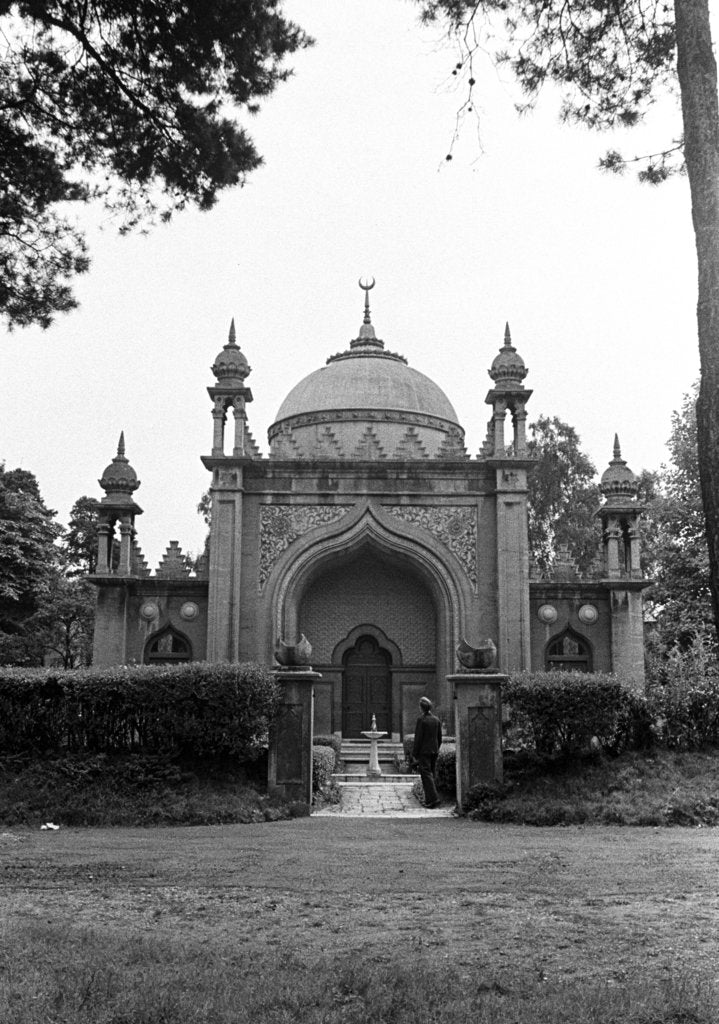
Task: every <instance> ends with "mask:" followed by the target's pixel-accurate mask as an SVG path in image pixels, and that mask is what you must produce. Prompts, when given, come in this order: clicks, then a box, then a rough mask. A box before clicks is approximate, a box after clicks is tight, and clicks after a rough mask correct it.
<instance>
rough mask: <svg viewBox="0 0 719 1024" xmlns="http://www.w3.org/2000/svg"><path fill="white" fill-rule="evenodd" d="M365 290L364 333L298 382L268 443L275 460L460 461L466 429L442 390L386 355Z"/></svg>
mask: <svg viewBox="0 0 719 1024" xmlns="http://www.w3.org/2000/svg"><path fill="white" fill-rule="evenodd" d="M360 286H361V287H363V288H364V289H365V315H364V321H363V324H362V327H361V328H360V333H359V336H358V337H357V338H355V339H354V341H352V342H350V347H349V349H348V350H347V351H345V352H340V353H338V354H337V355H334V356H331V357H330V358H329V359H328V360H327V364H326V365H325V366H323V367H321V368H320V369H319V370H315V371H314V372H313V373H310V374H309V375H308V376H307V377H305V378H304V379H303V380H301V381H300V382H299V384H296V385H295V387H293V388H292V390H291V391H290V393H289V394H288V395H287V397H286V398H285V400H284V402H283V403H282V405H281V406H280V408H279V411H278V413H277V417H276V419H275V422H274V423H273V425H272V426H271V427H270V430H269V439H270V445H271V449H272V454H273V455H274V456H275V457H278V456H279V457H301V458H302V457H305V458H322V457H328V458H429V457H436V456H438V455H440V454H441V455H443V456H447V457H454V458H457V457H463V455H464V445H463V438H464V431H463V430H462V428H461V426H460V425H459V422H458V420H457V413H456V412H455V410H454V408H453V407H452V403H451V402H450V401H449V399H448V398H447V396H446V395H445V393H444V392H443V391H442V389H441V388H440V387H439V386H438V385H437V384H435V383H434V381H432V380H430V378H429V377H427V376H426V375H425V374H423V373H420V372H419V371H418V370H414V369H412V368H411V367H410V366H408V365H407V360H406V359H405V358H404V357H403V356H400V355H396V354H395V353H392V352H387V351H385V348H384V343H383V342H382V341H381V340H380V339H379V338H377V337H376V336H375V331H374V327H373V326H372V322H371V320H370V313H369V290H370V288H372V287H373V286H374V282H373V283H372V284H371V285H369V286H367V285H360Z"/></svg>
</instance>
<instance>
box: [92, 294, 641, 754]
mask: <svg viewBox="0 0 719 1024" xmlns="http://www.w3.org/2000/svg"><path fill="white" fill-rule="evenodd" d="M373 283H374V282H372V284H366V285H362V287H363V288H364V289H365V307H364V319H363V323H362V325H361V327H360V330H359V334H358V336H357V337H356V338H355V339H354V340H353V341H351V342H350V345H349V348H348V349H346V350H345V351H343V352H340V353H338V354H336V355H333V356H330V358H329V359H328V360H327V362H326V365H325V366H323V367H321V368H320V369H317V370H315V371H314V372H312V373H310V374H309V375H308V376H307V377H305V378H304V379H303V380H301V381H300V382H299V383H298V384H297V385H295V387H294V388H292V390H291V391H290V393H289V394H288V395H287V397H286V398H285V400H284V401H283V403H282V405H281V406H280V409H279V411H278V413H277V417H276V419H275V422H274V423H273V424H272V425H271V427H270V428H269V433H268V439H269V456H263V455H262V454H261V452H260V450H259V448H258V446H257V444H256V443H255V440H254V439H253V436H252V434H251V432H250V429H249V426H248V419H247V406H248V404H249V403H250V402H251V401H252V392H251V391H250V389H249V387H248V386H247V378H248V376H249V374H250V367H249V365H248V362H247V359H246V357H245V355H244V353H243V352H242V351H241V349H240V347H239V346H238V344H237V340H236V335H235V328H234V323H233V325H232V326H231V328H230V334H229V340H228V342H227V344H226V345H225V346H224V347H223V349H222V351H221V352H220V353H219V355H218V356H217V358H216V359H215V362H214V365H213V366H212V373H213V375H214V378H215V382H214V383H213V384H212V385H211V386H210V387H209V388H208V389H207V390H208V393H209V395H210V399H211V401H212V418H213V433H212V449H211V452H210V454H209V455H206V456H203V457H202V462H203V463H204V465H205V467H206V468H207V470H208V471H209V473H211V478H212V479H211V486H210V494H211V527H210V538H209V549H208V550H209V555H208V557H205V558H203V559H201V560H200V562H199V564H197V565H195V566H193V565H192V564H191V563H190V561H189V560H188V559H187V558H186V556H185V555H184V554H183V553H182V551H181V549H180V548H179V546H178V545H177V543H175V542H172V543H171V544H170V546H169V547H168V549H167V552H166V554H165V556H164V557H163V559H162V561H161V563H160V565H159V566H158V568H157V570H156V571H155V572H154V573H152V572H151V571H150V569H149V568H148V567H147V565H146V563H145V560H144V558H143V556H142V553H141V550H140V548H139V546H138V543H137V539H136V531H135V523H136V517H137V516H138V515H139V514H140V513H141V511H142V509H141V508H140V507H139V505H137V504H136V502H135V499H134V494H135V491H136V490H137V488H138V486H139V482H138V480H137V477H136V474H135V472H134V470H133V469H132V467H131V465H130V463H129V462H128V459H127V457H126V455H125V451H124V441H123V439H122V437H121V439H120V446H119V448H118V452H117V455H116V456H115V458H114V459H113V460H112V462H111V464H110V465H109V466H108V467H107V469H106V470H105V472H104V473H103V475H102V478H101V480H100V485H101V487H102V488H103V490H104V491H105V497H104V498H102V500H101V501H100V522H99V554H98V564H97V571H96V573H95V575H94V576H93V577H92V581H93V582H94V584H95V585H96V587H97V595H98V600H97V614H96V627H95V641H94V655H93V659H94V664H96V665H116V664H129V663H140V662H146V663H157V662H174V661H187V660H206V661H210V662H218V661H230V662H233V661H257V662H260V663H263V664H265V665H272V663H273V652H274V650H275V646H276V642H277V639H278V637H279V638H282V639H284V640H286V641H288V642H290V643H294V642H295V641H296V640H297V639H298V638H299V637H300V636H301V635H302V634H304V635H305V636H306V637H307V638H308V639H309V641H310V643H311V645H312V658H311V661H312V666H313V668H314V669H315V670H316V671H318V672H320V673H321V675H322V679H321V681H319V682H318V683H317V684H316V686H315V731H316V732H319V733H331V732H334V733H336V734H339V735H341V736H343V737H345V738H351V737H356V736H358V735H359V734H360V732H361V731H362V730H363V729H367V728H368V724H369V721H370V719H371V716H372V715H373V714H374V715H375V716H376V721H377V728H378V729H379V730H382V731H385V732H387V733H389V734H391V735H392V736H393V737H394V738H397V737H399V736H401V735H402V734H403V733H406V732H411V731H412V728H413V725H414V720H415V718H416V708H417V701H418V698H419V697H420V695H423V694H427V695H428V696H430V697H431V698H432V699H433V700H434V702H435V704H436V706H437V710H438V712H439V714H440V716H441V717H443V718H444V719H445V720H446V721H450V720H451V702H452V691H451V686H450V684H449V683H448V681H447V676H448V675H450V674H452V673H453V672H455V671H456V668H457V663H456V653H455V652H456V648H457V646H458V644H460V643H461V642H462V641H463V640H466V641H468V642H469V643H470V644H477V645H478V644H479V643H480V642H481V641H483V640H485V639H486V638H491V639H492V640H493V641H494V643H495V644H496V647H497V666H498V669H499V670H500V671H502V672H509V673H512V672H517V671H519V670H523V669H534V670H539V669H552V668H560V669H561V668H565V669H580V670H583V671H590V672H591V671H605V672H609V671H614V672H618V673H621V675H622V676H623V678H624V679H625V680H627V681H629V682H630V683H631V685H632V686H634V687H635V688H636V689H637V690H638V691H641V690H642V689H643V686H644V649H643V615H642V590H643V588H644V587H645V586H646V585H647V584H646V581H645V580H644V579H643V578H642V572H641V568H640V564H639V545H640V540H639V531H638V518H639V514H640V511H641V509H640V507H639V505H638V504H637V489H638V487H637V480H636V478H635V477H634V475H633V474H632V472H631V470H629V469H628V468H627V465H626V463H625V461H624V460H623V459H622V457H621V452H620V450H619V445H618V442H616V441H615V447H614V457H613V459H612V461H611V462H610V464H609V468H608V469H607V470H606V471H605V473H604V475H603V477H602V481H601V489H602V493H603V495H604V500H603V503H602V506H601V508H600V509H599V510H598V513H597V514H598V516H599V517H600V519H601V524H602V533H603V540H602V547H601V551H600V552H599V554H598V559H597V561H596V563H595V565H594V566H593V569H592V571H591V573H590V574H589V575H588V576H587V575H585V576H582V577H580V575H579V573H578V571H577V567H576V565H575V563H574V562H573V561H572V559H571V557H570V556H569V554H568V552H567V551H566V550H559V551H557V552H556V558H555V565H554V570H553V574H552V577H551V578H549V579H547V578H542V579H536V578H534V577H535V576H536V573H535V572H533V569H532V565H531V562H530V554H529V549H528V536H527V476H528V473H530V472H531V469H532V465H533V460H532V458H531V457H530V455H529V453H528V450H527V441H526V433H525V426H526V418H527V411H526V409H527V403H528V400H529V398H530V396H531V394H532V392H531V391H530V390H528V389H527V388H526V386H525V378H526V376H527V369H526V367H525V365H524V362H523V360H522V358H521V356H520V355H519V354H518V352H517V349H516V348H515V346H514V345H513V343H512V339H511V336H510V332H509V328H508V327H507V329H506V331H505V335H504V343H503V345H502V346H501V348H500V350H499V353H498V354H497V355H496V356H495V358H494V360H493V362H492V364H491V367H490V369H489V376H490V378H491V387H490V388H489V391H488V393H487V396H486V399H485V401H486V403H487V405H488V406H489V412H490V419H489V424H488V428H487V434H486V439H485V441H484V443H483V445H482V448H481V450H480V451H479V453H478V454H477V455H476V456H472V455H470V454H469V453H468V452H467V450H466V448H465V443H464V437H465V435H464V430H463V428H462V426H461V424H460V423H459V421H458V418H457V414H456V412H455V410H454V408H453V407H452V404H451V402H450V401H449V399H448V398H447V396H446V395H445V394H444V392H443V391H442V390H441V389H440V388H439V387H438V386H437V384H435V383H434V382H433V381H432V380H430V379H429V378H428V377H426V376H425V375H424V374H422V373H420V372H419V371H417V370H415V369H413V368H412V367H411V366H409V365H408V362H407V359H406V358H405V357H404V356H403V355H398V354H396V353H394V352H390V351H388V350H387V349H386V348H385V346H384V343H383V342H382V341H381V340H380V339H379V338H378V337H377V336H376V334H375V329H374V326H373V324H372V322H371V316H370V307H369V291H370V288H371V287H372V285H373ZM228 413H231V420H230V423H231V425H232V437H231V438H230V437H228V436H227V435H228V434H229V433H230V432H229V431H228V430H227V427H228ZM118 551H119V558H118V556H117V552H118ZM113 553H114V554H113Z"/></svg>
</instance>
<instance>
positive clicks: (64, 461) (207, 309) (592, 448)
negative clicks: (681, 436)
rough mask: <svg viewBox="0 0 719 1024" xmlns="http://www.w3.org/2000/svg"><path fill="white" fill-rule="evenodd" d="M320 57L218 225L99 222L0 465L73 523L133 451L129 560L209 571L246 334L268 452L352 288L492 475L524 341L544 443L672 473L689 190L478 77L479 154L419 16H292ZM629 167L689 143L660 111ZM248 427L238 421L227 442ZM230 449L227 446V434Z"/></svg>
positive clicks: (219, 210)
mask: <svg viewBox="0 0 719 1024" xmlns="http://www.w3.org/2000/svg"><path fill="white" fill-rule="evenodd" d="M286 10H287V13H288V15H290V16H291V17H293V18H294V19H295V20H296V21H297V22H298V23H299V24H300V25H302V27H303V28H305V29H306V30H307V31H308V32H309V33H310V34H311V35H313V36H315V37H316V40H317V42H316V45H315V47H314V48H312V49H310V50H308V51H306V52H304V53H302V54H299V55H298V56H296V57H295V58H294V59H293V61H292V66H293V67H294V68H295V76H294V77H293V78H292V79H290V80H289V81H288V82H287V83H285V84H284V85H282V86H280V87H279V89H278V91H277V92H276V94H275V95H274V96H273V97H271V98H270V99H269V100H268V101H267V103H266V104H265V106H264V107H263V109H262V111H261V113H260V114H259V116H258V117H256V118H254V119H253V120H252V121H251V122H250V124H249V127H250V130H251V132H252V134H253V136H254V138H255V140H256V142H257V145H258V148H259V150H260V152H261V153H262V154H263V156H264V158H265V165H264V167H262V168H261V169H260V170H259V171H257V172H255V173H254V174H253V175H252V176H251V177H250V179H249V182H248V184H247V186H246V187H245V188H244V189H240V190H236V191H234V192H232V193H229V194H226V195H225V196H223V197H222V198H221V200H220V201H219V203H218V204H217V206H216V208H215V209H214V210H213V211H212V212H210V213H209V214H199V213H196V212H194V211H190V212H186V213H184V214H181V215H179V216H177V217H176V218H175V219H174V220H173V221H172V222H171V223H170V225H168V226H163V227H159V228H156V229H154V230H153V231H152V232H151V233H150V234H149V235H148V236H145V237H141V236H132V237H129V238H119V237H118V236H117V235H116V234H115V233H114V230H113V228H112V226H111V225H109V224H108V225H107V226H106V227H103V226H102V217H101V215H100V213H99V212H97V211H84V212H83V213H82V216H83V218H84V223H86V224H87V225H88V237H89V242H90V247H91V256H92V266H91V269H90V272H89V273H88V274H87V275H85V277H84V278H82V279H79V280H78V282H77V294H78V297H79V299H80V301H81V307H80V309H79V310H78V311H76V312H74V313H72V314H70V315H68V316H63V317H60V318H59V319H58V320H57V321H56V323H55V324H54V325H53V326H52V327H51V328H50V329H49V330H48V331H45V332H43V331H40V330H35V329H32V330H25V331H15V332H14V333H12V334H9V335H8V336H7V337H5V338H4V339H3V340H2V342H1V344H0V460H4V461H5V463H6V466H7V468H15V467H16V466H22V467H23V468H25V469H28V470H31V471H32V472H33V473H35V475H36V476H37V478H38V480H39V483H40V488H41V491H42V494H43V497H44V498H45V501H46V502H47V504H48V505H49V506H50V507H52V508H54V509H57V510H58V512H59V516H60V519H61V520H62V521H63V522H66V520H67V516H68V513H69V510H70V507H71V506H72V504H73V502H74V501H75V499H76V498H78V497H79V496H80V495H82V494H90V495H94V496H96V497H98V498H99V497H101V496H102V491H101V490H100V488H99V486H98V483H97V480H98V477H99V476H100V475H101V473H102V471H103V469H104V467H105V466H106V465H107V464H108V462H109V461H110V460H111V458H112V457H113V456H114V454H115V452H116V448H117V440H118V436H119V433H120V430H121V429H124V431H125V438H126V443H127V455H128V457H129V459H130V461H131V463H132V465H133V466H134V468H135V470H136V471H137V473H138V476H139V478H140V480H141V482H142V484H141V487H140V489H139V490H138V491H137V492H136V495H135V497H136V500H137V501H138V503H139V504H140V505H141V506H142V508H143V509H144V510H145V512H144V515H142V516H141V517H140V518H139V519H138V523H137V527H138V540H139V543H140V546H141V547H142V549H143V551H144V553H145V555H146V557H147V559H148V561H149V564H150V566H151V567H153V568H154V567H155V566H156V564H157V562H158V561H159V559H160V558H161V556H162V554H163V552H164V549H165V547H166V545H167V543H168V542H169V541H170V540H178V541H179V542H180V544H181V546H182V547H183V549H184V550H185V551H187V550H191V551H199V550H200V549H201V547H202V543H203V538H204V532H205V528H204V524H203V523H202V521H201V519H200V517H199V516H198V515H197V514H196V511H195V508H196V505H197V502H198V500H199V497H200V495H201V493H202V491H203V490H205V489H206V488H207V487H208V486H209V482H210V481H209V474H208V473H207V471H206V470H205V469H204V467H203V466H202V464H201V462H200V455H202V454H209V451H210V447H211V440H212V417H211V403H210V400H209V398H208V396H207V393H206V391H205V389H206V387H207V386H208V385H211V384H213V383H214V379H213V376H212V374H211V372H210V369H209V367H210V366H211V365H212V363H213V361H214V358H215V356H216V354H217V352H218V351H219V350H220V349H221V347H222V345H223V344H224V343H225V341H226V338H227V331H228V327H229V323H230V318H231V317H232V316H234V317H235V320H236V324H237V332H238V343H239V344H240V347H241V348H242V350H243V351H244V353H245V354H246V356H247V358H248V360H249V362H250V365H251V367H252V373H251V375H250V377H249V379H248V382H247V383H248V385H249V386H250V387H251V389H252V391H253V394H254V402H253V403H252V404H251V405H250V406H249V407H248V414H249V424H250V429H251V430H252V432H253V434H254V436H255V439H256V440H257V442H258V443H259V445H260V447H261V449H262V451H263V453H265V454H266V453H267V428H268V427H269V425H270V424H271V423H272V421H273V419H274V417H275V414H276V412H277V410H278V408H279V406H280V404H281V402H282V399H283V398H284V396H285V395H286V393H287V392H288V391H289V390H290V388H291V387H292V386H293V385H294V384H295V383H297V381H298V380H300V379H301V378H302V377H304V376H305V375H306V374H308V373H310V372H311V371H313V370H315V369H317V368H318V367H320V366H322V365H324V362H325V360H326V358H327V357H328V356H329V355H332V354H333V353H335V352H337V351H340V350H342V349H344V348H346V347H347V344H348V342H349V341H350V339H351V338H354V337H356V335H357V333H358V328H359V326H360V323H361V319H362V303H363V293H362V292H360V290H359V288H358V286H357V279H358V277H359V276H360V275H363V276H374V277H376V280H377V285H376V287H375V289H374V291H373V292H371V296H370V297H371V304H372V318H373V322H374V324H375V328H376V330H377V334H378V336H379V337H380V338H382V339H383V340H384V342H385V345H386V346H387V348H388V349H390V350H391V351H396V352H400V353H402V354H403V355H405V356H406V357H407V358H408V360H409V363H410V365H411V366H412V367H414V368H415V369H417V370H420V371H422V372H423V373H425V374H427V375H429V376H430V377H432V378H433V379H434V380H435V381H436V382H437V383H438V384H439V385H440V386H441V387H442V388H443V390H444V391H445V392H446V393H447V395H448V397H449V398H450V400H451V402H452V403H453V405H454V407H455V409H456V411H457V413H458V416H459V420H460V422H461V424H462V425H463V426H464V428H465V431H466V440H467V446H468V449H469V451H470V453H471V454H472V455H473V456H475V455H476V454H477V452H478V449H479V447H480V445H481V443H482V440H483V438H484V434H485V430H486V422H487V419H488V416H489V408H488V406H486V405H485V404H484V398H485V395H486V393H487V390H488V388H489V386H490V384H491V381H490V379H489V377H488V376H487V369H488V367H489V366H490V364H491V362H492V359H493V358H494V356H495V354H496V353H497V351H498V349H499V347H500V345H501V343H502V338H503V332H504V323H505V320H509V323H510V326H511V330H512V338H513V342H514V344H515V345H516V347H517V349H518V351H519V352H520V354H521V355H522V356H523V357H524V359H525V362H526V364H527V366H528V367H529V375H528V377H527V380H526V386H528V387H530V388H533V389H534V395H533V397H532V399H531V400H530V403H529V409H528V412H529V418H530V421H531V419H533V418H534V417H536V416H537V415H538V414H540V413H545V414H549V415H557V416H559V417H561V418H562V419H564V420H565V421H567V422H568V423H570V424H571V425H572V426H574V427H575V429H576V430H577V431H578V433H579V435H580V437H581V441H582V445H583V447H584V449H585V450H586V451H587V453H588V454H589V455H590V456H591V458H592V459H593V461H594V462H595V465H596V466H597V469H598V471H599V472H600V473H601V472H602V470H603V469H604V467H605V466H606V464H607V462H608V460H609V459H610V458H611V454H612V442H613V438H614V433H615V431H617V432H618V433H619V436H620V440H621V443H622V453H623V456H624V457H625V458H626V459H627V461H628V463H629V465H630V466H631V468H632V469H634V470H635V471H639V470H640V469H642V468H648V469H657V468H658V467H659V465H660V464H661V463H662V462H663V461H665V460H666V457H667V455H666V450H665V447H664V444H665V441H666V439H667V437H668V435H669V431H670V417H671V413H672V411H673V410H674V409H676V408H678V407H679V405H680V403H681V400H682V396H683V394H684V393H685V392H686V391H687V390H688V389H689V388H690V386H691V384H692V382H693V381H694V380H695V378H696V377H697V375H698V365H699V360H698V353H697V341H696V320H695V303H696V269H695V252H694V240H693V233H692V229H691V215H690V202H689V187H688V183H687V181H686V179H685V178H681V179H676V180H672V181H669V182H668V183H666V184H665V185H663V186H661V187H660V188H649V187H648V186H641V185H639V184H638V183H637V181H636V179H635V177H633V176H632V175H629V174H628V175H627V176H625V177H623V178H619V177H616V176H609V175H604V174H601V173H600V172H599V171H597V170H596V164H597V161H598V159H599V157H600V156H601V155H602V154H603V152H604V151H605V150H606V149H607V148H609V147H610V145H616V144H617V139H615V138H611V137H605V136H601V135H596V134H593V133H589V132H587V131H585V130H581V129H577V128H571V127H565V126H562V125H560V124H559V122H558V118H557V107H558V104H557V102H556V99H555V98H554V97H551V96H547V97H546V99H545V100H544V101H543V102H542V104H541V106H540V109H539V110H538V111H537V112H536V113H535V114H534V115H531V116H529V117H525V118H522V119H519V118H518V117H517V116H516V114H515V112H514V108H513V102H514V101H515V100H519V99H520V98H521V97H520V96H519V94H518V90H517V88H516V86H515V85H514V84H513V82H512V80H511V78H510V75H509V72H506V74H505V75H504V80H502V78H501V77H500V76H498V75H497V73H496V72H494V71H493V70H491V69H490V68H489V67H487V68H486V69H484V70H483V71H480V73H479V74H477V75H476V77H477V78H478V83H479V84H478V86H477V87H476V94H475V95H476V101H477V103H478V105H479V106H480V109H481V125H480V135H481V148H480V145H479V143H478V139H477V132H476V126H475V123H474V122H473V121H472V120H471V118H470V119H468V120H467V122H466V124H465V127H464V130H463V132H462V135H461V138H460V140H459V143H458V144H457V145H456V146H455V148H454V158H453V160H452V162H451V163H447V162H445V160H444V157H445V154H446V153H447V152H448V149H449V146H450V142H451V138H452V133H453V130H454V120H455V113H456V111H457V109H458V107H459V106H460V104H461V102H462V100H463V98H464V94H463V92H462V91H460V92H457V91H456V80H455V79H453V78H452V76H451V71H452V68H453V66H454V64H455V61H456V54H455V51H454V50H453V49H452V48H451V47H449V46H448V45H447V44H446V43H445V42H443V40H442V36H441V32H440V29H439V28H437V27H435V28H421V27H420V26H419V24H418V21H417V12H418V8H417V6H416V5H415V4H412V3H406V2H402V0H342V3H338V2H337V0H292V2H288V3H287V5H286ZM655 120H656V123H655V124H653V125H652V127H651V130H650V131H649V132H648V133H645V132H643V131H637V132H634V133H628V134H627V135H626V136H625V138H624V139H621V140H619V143H620V144H619V145H618V148H620V149H622V148H623V149H624V150H626V151H627V152H628V154H630V155H632V154H634V153H641V152H644V151H651V148H653V147H656V146H657V145H659V146H661V145H664V144H667V143H668V142H670V141H671V139H672V138H673V137H676V135H677V134H678V133H679V117H678V111H677V110H676V109H674V108H673V107H672V105H671V104H669V105H668V106H667V108H666V110H665V111H663V112H662V114H661V115H659V114H658V115H657V117H656V119H655ZM230 419H231V418H230ZM228 429H231V423H230V424H229V425H228Z"/></svg>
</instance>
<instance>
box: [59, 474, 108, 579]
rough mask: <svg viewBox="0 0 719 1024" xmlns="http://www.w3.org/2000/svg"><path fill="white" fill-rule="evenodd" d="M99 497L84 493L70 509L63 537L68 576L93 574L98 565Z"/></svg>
mask: <svg viewBox="0 0 719 1024" xmlns="http://www.w3.org/2000/svg"><path fill="white" fill-rule="evenodd" d="M98 508H99V502H98V500H97V498H90V497H88V496H87V495H86V494H83V496H82V497H81V498H78V499H77V501H76V502H75V504H74V505H73V506H72V508H71V509H70V520H69V522H68V524H67V530H66V531H65V536H64V539H63V549H64V551H65V557H66V559H67V574H68V576H81V575H82V576H85V575H90V576H91V575H92V574H93V573H94V572H95V567H96V565H97V512H98Z"/></svg>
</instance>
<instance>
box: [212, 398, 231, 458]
mask: <svg viewBox="0 0 719 1024" xmlns="http://www.w3.org/2000/svg"><path fill="white" fill-rule="evenodd" d="M226 415H227V414H226V412H225V406H224V402H223V400H222V399H220V398H216V399H215V407H214V409H213V410H212V420H213V425H212V454H213V455H224V454H225V418H226Z"/></svg>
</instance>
